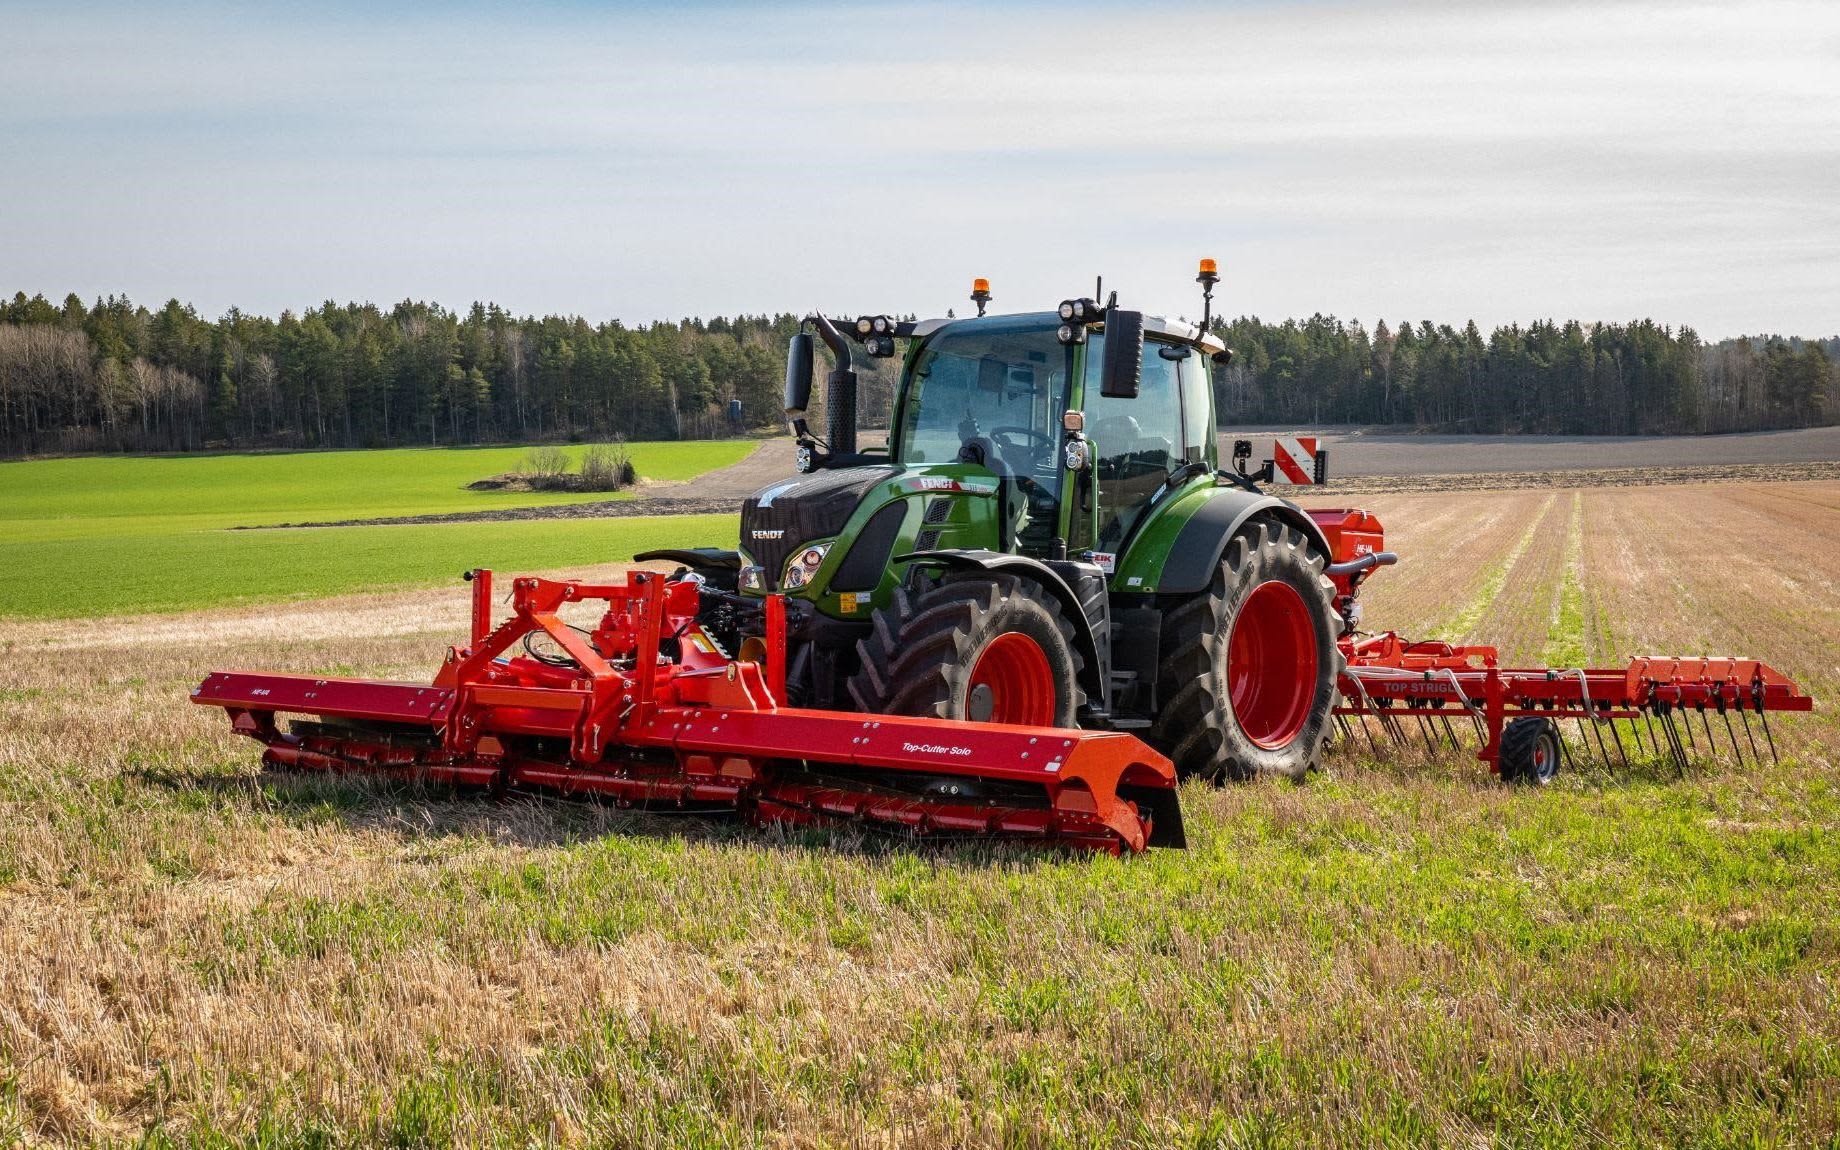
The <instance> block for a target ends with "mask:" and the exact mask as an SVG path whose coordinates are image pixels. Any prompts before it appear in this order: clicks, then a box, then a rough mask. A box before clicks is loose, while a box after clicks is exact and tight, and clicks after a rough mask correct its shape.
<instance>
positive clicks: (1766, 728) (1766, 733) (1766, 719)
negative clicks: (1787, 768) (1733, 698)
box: [1757, 707, 1782, 767]
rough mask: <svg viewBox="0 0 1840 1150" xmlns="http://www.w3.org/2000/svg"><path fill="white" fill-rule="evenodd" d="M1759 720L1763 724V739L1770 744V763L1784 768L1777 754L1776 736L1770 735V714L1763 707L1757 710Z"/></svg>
mask: <svg viewBox="0 0 1840 1150" xmlns="http://www.w3.org/2000/svg"><path fill="white" fill-rule="evenodd" d="M1757 718H1758V719H1760V720H1762V722H1763V737H1764V738H1765V739H1767V740H1769V743H1770V762H1771V763H1773V764H1775V765H1776V766H1779V767H1780V766H1782V759H1781V758H1780V757H1778V756H1777V754H1776V736H1775V735H1772V734H1771V733H1770V713H1769V712H1768V711H1766V710H1764V709H1763V708H1762V707H1759V708H1757Z"/></svg>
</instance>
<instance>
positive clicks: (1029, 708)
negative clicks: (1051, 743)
mask: <svg viewBox="0 0 1840 1150" xmlns="http://www.w3.org/2000/svg"><path fill="white" fill-rule="evenodd" d="M857 654H858V656H859V657H860V660H861V669H860V670H859V671H857V673H856V674H855V676H853V677H852V678H851V680H850V684H849V690H850V697H851V699H852V700H853V701H854V702H855V704H856V706H857V708H858V709H860V710H862V711H864V712H865V713H869V714H878V715H918V716H922V717H926V718H941V719H968V720H971V721H973V722H988V723H1021V724H1026V725H1031V726H1042V727H1073V726H1077V725H1078V723H1077V721H1076V719H1075V715H1076V713H1077V712H1078V710H1079V707H1080V704H1081V703H1082V702H1084V701H1085V695H1084V693H1083V692H1082V691H1081V690H1080V687H1079V676H1080V667H1081V659H1080V656H1079V653H1078V652H1077V651H1075V650H1074V641H1073V625H1072V624H1071V623H1070V622H1068V620H1067V618H1066V616H1065V615H1064V614H1062V612H1061V608H1060V604H1058V603H1057V602H1056V601H1055V600H1054V597H1053V596H1051V595H1049V594H1048V593H1047V592H1045V591H1043V590H1042V589H1041V587H1040V586H1039V585H1037V584H1036V583H1034V582H1032V581H1030V580H1028V579H1023V578H1019V577H1017V576H1014V575H1001V574H988V575H987V574H976V575H949V576H947V577H946V578H945V580H943V581H942V582H940V583H937V584H934V585H933V586H931V587H929V588H927V589H926V590H924V591H921V592H919V593H917V594H910V593H909V592H907V591H905V590H899V591H896V592H895V596H894V600H893V602H892V603H891V604H890V605H889V606H888V607H886V608H884V609H881V610H878V611H876V613H875V617H874V630H873V631H872V632H871V633H870V635H869V637H868V638H866V639H863V640H862V641H861V642H859V643H858V644H857Z"/></svg>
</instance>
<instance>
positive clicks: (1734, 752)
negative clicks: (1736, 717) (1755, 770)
mask: <svg viewBox="0 0 1840 1150" xmlns="http://www.w3.org/2000/svg"><path fill="white" fill-rule="evenodd" d="M1719 714H1720V716H1721V717H1723V718H1724V720H1725V737H1726V738H1728V739H1730V740H1731V756H1732V758H1734V759H1736V760H1737V761H1738V765H1739V766H1743V765H1744V752H1743V751H1740V750H1739V749H1738V732H1737V731H1736V730H1734V729H1733V728H1732V725H1731V712H1730V711H1727V710H1726V709H1725V707H1724V704H1723V702H1722V701H1721V703H1720V705H1719Z"/></svg>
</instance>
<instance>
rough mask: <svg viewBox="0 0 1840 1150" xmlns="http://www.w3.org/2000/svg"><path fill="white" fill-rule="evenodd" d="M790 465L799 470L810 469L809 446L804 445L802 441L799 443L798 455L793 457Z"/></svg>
mask: <svg viewBox="0 0 1840 1150" xmlns="http://www.w3.org/2000/svg"><path fill="white" fill-rule="evenodd" d="M792 466H793V467H795V468H797V469H798V470H800V471H810V470H811V448H809V447H807V446H805V445H804V444H802V443H801V444H799V451H798V455H797V456H796V457H795V458H794V459H793V461H792Z"/></svg>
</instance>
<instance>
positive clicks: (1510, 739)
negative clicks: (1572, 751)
mask: <svg viewBox="0 0 1840 1150" xmlns="http://www.w3.org/2000/svg"><path fill="white" fill-rule="evenodd" d="M1499 749H1500V758H1499V759H1498V760H1497V765H1498V766H1499V767H1500V768H1501V781H1502V782H1504V783H1525V784H1527V785H1528V786H1533V787H1543V786H1545V785H1546V784H1548V783H1550V782H1552V781H1553V779H1554V778H1556V777H1558V774H1559V759H1560V756H1561V751H1560V748H1559V727H1558V725H1557V724H1556V723H1554V722H1553V721H1552V720H1551V719H1548V718H1545V717H1543V716H1537V715H1529V716H1524V717H1522V718H1519V719H1516V720H1514V721H1513V722H1512V723H1509V724H1508V725H1507V726H1506V727H1504V728H1502V732H1501V747H1500V748H1499Z"/></svg>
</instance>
